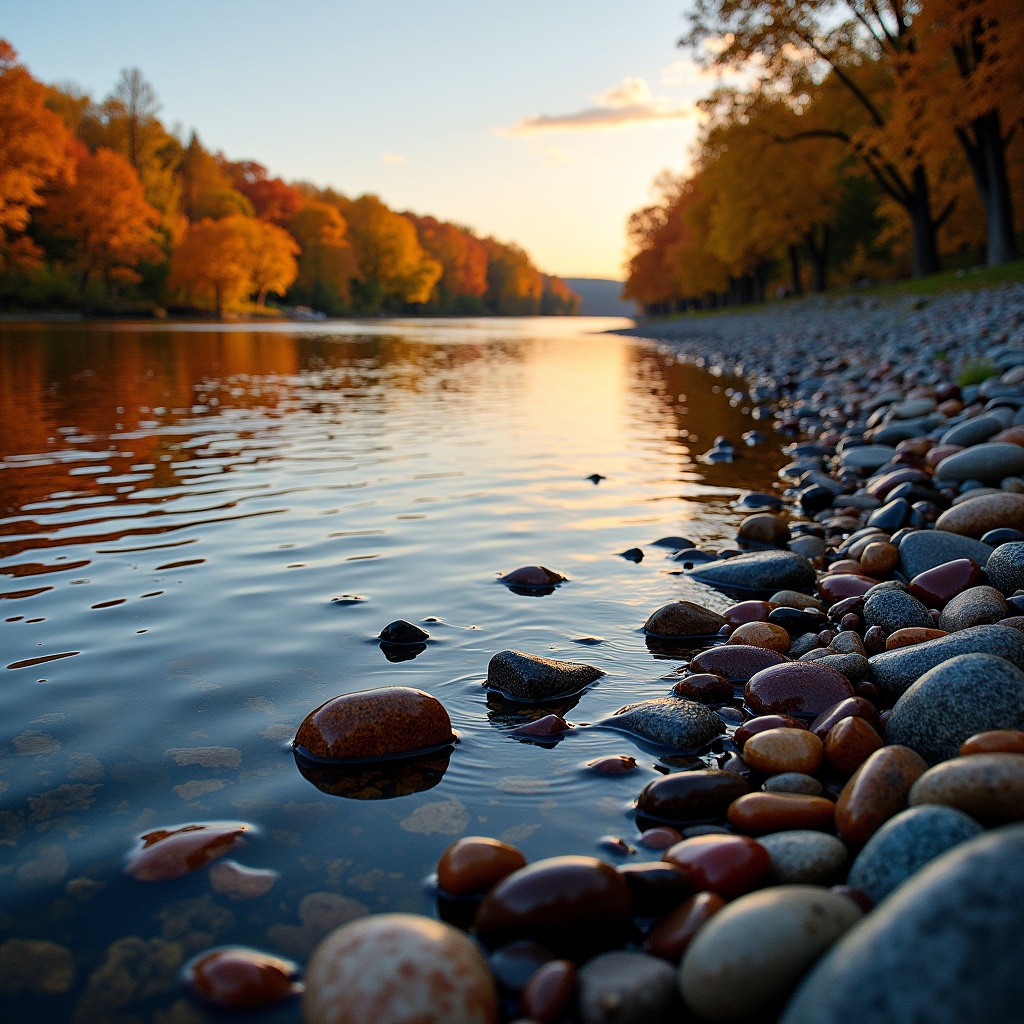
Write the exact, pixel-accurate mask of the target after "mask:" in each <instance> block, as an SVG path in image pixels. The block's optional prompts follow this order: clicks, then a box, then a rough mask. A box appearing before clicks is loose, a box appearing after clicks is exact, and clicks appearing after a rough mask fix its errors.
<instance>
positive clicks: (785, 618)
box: [768, 608, 828, 637]
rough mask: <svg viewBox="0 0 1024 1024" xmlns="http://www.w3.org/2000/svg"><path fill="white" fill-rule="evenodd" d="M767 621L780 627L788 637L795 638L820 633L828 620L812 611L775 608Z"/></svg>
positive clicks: (819, 613) (818, 612)
mask: <svg viewBox="0 0 1024 1024" xmlns="http://www.w3.org/2000/svg"><path fill="white" fill-rule="evenodd" d="M768 621H769V622H770V623H773V624H774V625H776V626H781V627H782V628H783V629H784V630H785V631H786V632H787V633H788V634H789V636H790V637H797V636H802V635H803V634H804V633H819V632H821V630H822V629H823V628H824V626H825V623H826V622H827V621H828V620H827V619H826V617H825V615H824V614H823V613H822V612H820V611H817V610H813V609H807V608H804V609H800V608H775V609H773V610H772V611H771V612H770V613H769V615H768Z"/></svg>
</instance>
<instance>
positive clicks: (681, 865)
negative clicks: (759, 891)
mask: <svg viewBox="0 0 1024 1024" xmlns="http://www.w3.org/2000/svg"><path fill="white" fill-rule="evenodd" d="M662 860H664V861H665V862H666V863H667V864H671V865H672V867H674V868H675V869H676V870H677V871H679V872H680V874H682V876H683V877H684V878H685V879H686V881H687V882H688V883H689V884H690V886H691V888H692V889H694V890H696V891H697V892H714V893H717V894H718V895H719V896H722V897H724V898H725V899H732V898H733V897H735V896H739V895H741V894H742V893H745V892H750V890H751V889H753V888H755V887H756V886H757V885H758V884H759V883H760V882H761V880H762V879H763V878H764V876H765V874H766V873H767V871H768V863H769V861H768V853H767V851H766V850H765V849H764V847H763V846H761V845H760V844H759V843H757V842H755V841H754V840H753V839H749V838H748V837H747V836H734V835H705V836H694V837H693V838H691V839H684V840H683V841H682V842H681V843H676V845H675V846H671V847H669V848H668V849H667V850H666V851H665V853H664V854H663V855H662Z"/></svg>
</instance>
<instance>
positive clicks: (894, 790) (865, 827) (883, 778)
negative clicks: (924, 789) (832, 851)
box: [835, 745, 928, 846]
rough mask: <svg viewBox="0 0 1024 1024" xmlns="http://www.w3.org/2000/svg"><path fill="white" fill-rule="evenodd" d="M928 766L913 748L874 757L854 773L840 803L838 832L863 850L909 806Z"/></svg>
mask: <svg viewBox="0 0 1024 1024" xmlns="http://www.w3.org/2000/svg"><path fill="white" fill-rule="evenodd" d="M927 769H928V765H926V764H925V762H924V759H923V758H922V757H921V755H920V754H918V753H917V752H916V751H913V750H911V749H910V748H909V747H901V746H898V745H890V746H886V747H882V748H881V749H879V750H876V751H875V752H874V753H873V754H871V755H870V756H869V757H868V759H867V760H866V761H865V762H864V763H863V764H862V765H861V766H860V767H859V768H858V769H857V770H856V771H855V772H854V773H853V776H852V777H851V778H850V780H849V781H848V782H847V783H846V785H845V786H844V787H843V791H842V792H841V793H840V794H839V799H838V800H837V801H836V809H835V824H836V831H837V832H838V833H839V835H840V836H841V837H842V838H843V840H844V841H845V842H847V843H849V844H850V845H851V846H863V845H864V843H866V842H867V841H868V839H870V838H871V836H872V835H874V833H875V832H877V831H878V829H879V828H881V826H882V825H883V824H884V823H885V822H886V821H888V820H889V819H890V818H891V817H893V816H894V815H896V814H898V813H899V812H900V811H902V810H903V809H904V808H905V807H906V806H907V799H908V797H909V794H910V788H911V786H913V784H914V783H915V782H916V781H917V780H918V779H919V778H920V777H921V776H922V775H923V774H924V773H925V771H927Z"/></svg>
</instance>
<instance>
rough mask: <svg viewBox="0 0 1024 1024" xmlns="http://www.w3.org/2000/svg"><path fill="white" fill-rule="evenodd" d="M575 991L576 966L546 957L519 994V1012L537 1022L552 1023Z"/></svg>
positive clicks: (559, 1017) (565, 961) (564, 1008)
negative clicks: (545, 961)
mask: <svg viewBox="0 0 1024 1024" xmlns="http://www.w3.org/2000/svg"><path fill="white" fill-rule="evenodd" d="M575 991H576V965H575V964H574V963H573V962H572V961H571V960H549V961H548V962H547V963H546V964H545V965H544V966H543V967H540V968H538V969H537V970H536V971H535V972H534V974H533V977H531V978H530V980H529V981H528V982H527V983H526V988H524V989H523V992H522V995H520V997H519V1012H520V1013H521V1014H523V1015H524V1016H525V1017H528V1018H530V1019H531V1020H535V1021H537V1022H538V1024H555V1022H556V1021H558V1020H560V1019H561V1017H562V1014H563V1013H564V1012H565V1010H566V1008H567V1007H568V1006H569V1000H570V999H572V997H573V993H574V992H575Z"/></svg>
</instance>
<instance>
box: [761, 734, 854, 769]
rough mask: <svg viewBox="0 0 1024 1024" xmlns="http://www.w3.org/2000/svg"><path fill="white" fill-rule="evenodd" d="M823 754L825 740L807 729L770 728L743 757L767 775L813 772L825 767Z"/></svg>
mask: <svg viewBox="0 0 1024 1024" xmlns="http://www.w3.org/2000/svg"><path fill="white" fill-rule="evenodd" d="M869 728H870V727H869ZM822 756H823V750H822V744H821V740H820V739H818V737H817V736H815V735H814V733H813V732H810V731H808V730H806V729H785V728H783V729H767V730H765V731H764V732H759V733H756V734H755V735H753V736H751V737H750V739H749V740H747V742H746V743H745V744H744V745H743V760H744V761H746V762H747V764H748V765H750V767H751V768H753V769H754V770H755V771H759V772H763V773H764V774H765V775H778V774H780V773H782V772H802V773H803V774H805V775H813V774H814V773H815V772H816V771H817V770H818V769H819V768H820V767H821V762H822Z"/></svg>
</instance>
